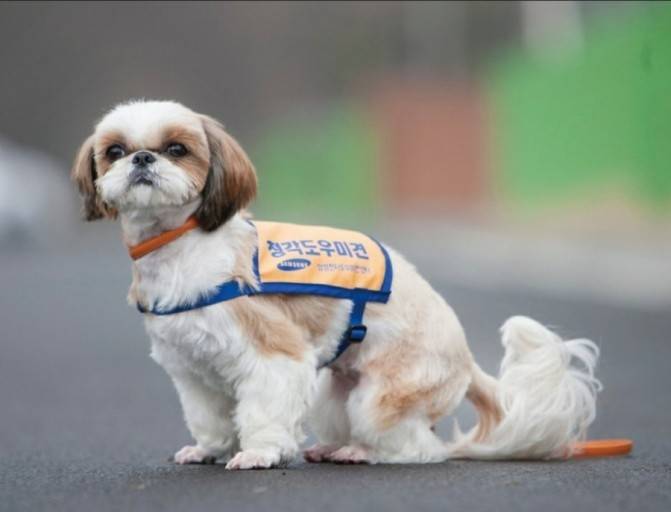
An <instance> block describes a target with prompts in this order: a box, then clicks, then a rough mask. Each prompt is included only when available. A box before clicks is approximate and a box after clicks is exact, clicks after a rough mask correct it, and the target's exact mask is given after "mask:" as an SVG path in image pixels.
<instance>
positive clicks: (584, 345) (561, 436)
mask: <svg viewBox="0 0 671 512" xmlns="http://www.w3.org/2000/svg"><path fill="white" fill-rule="evenodd" d="M501 333H502V343H503V346H504V347H505V349H506V351H505V356H504V358H503V361H502V362H501V371H500V373H499V378H498V383H497V386H496V389H495V390H494V391H495V399H496V400H497V401H498V403H499V404H500V406H501V408H502V410H503V420H502V421H501V422H500V423H499V424H498V425H497V426H496V428H495V429H494V430H493V431H492V432H490V433H489V435H488V437H487V439H486V440H485V441H484V442H476V441H474V439H473V437H474V434H475V429H474V430H472V431H471V432H470V433H469V434H467V435H464V434H462V433H461V432H460V431H459V428H458V427H457V428H456V429H455V440H454V441H453V444H452V450H451V456H452V457H466V458H477V459H536V458H557V457H567V456H569V455H571V450H572V447H573V446H574V444H575V443H576V442H577V441H580V440H583V439H584V438H585V435H586V433H587V427H588V426H589V425H590V424H591V423H592V422H593V421H594V418H595V415H596V393H597V392H598V391H600V389H601V383H600V382H599V381H598V380H597V379H596V378H595V376H594V369H595V366H596V362H597V358H598V356H599V349H598V347H597V346H596V345H595V344H594V343H593V342H592V341H590V340H586V339H576V340H570V341H562V340H561V339H560V338H559V337H558V336H557V335H556V334H555V333H553V332H552V331H550V330H549V329H547V328H546V327H544V326H543V325H541V324H539V323H538V322H536V321H535V320H532V319H531V318H527V317H523V316H517V317H512V318H510V319H508V320H507V321H506V322H505V323H504V324H503V327H501Z"/></svg>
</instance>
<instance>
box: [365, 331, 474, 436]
mask: <svg viewBox="0 0 671 512" xmlns="http://www.w3.org/2000/svg"><path fill="white" fill-rule="evenodd" d="M418 350H420V349H415V350H413V348H412V345H411V344H410V343H399V344H396V345H394V346H393V347H391V348H389V349H387V350H386V351H385V352H384V356H382V357H378V358H376V359H374V360H373V361H371V362H369V363H368V364H366V365H365V367H364V368H363V369H362V374H364V375H367V376H370V377H371V378H373V379H375V381H376V382H378V384H379V385H380V390H379V392H378V395H377V398H376V402H375V406H376V408H375V419H376V424H377V426H378V428H379V429H380V430H386V429H389V428H391V427H393V426H394V425H396V424H397V423H398V422H399V421H401V420H402V419H403V418H405V417H407V416H409V415H410V414H411V413H413V412H415V411H418V410H420V411H422V412H423V413H424V414H426V415H427V416H428V417H429V420H430V421H431V422H432V423H435V422H436V421H438V419H439V418H440V417H442V416H443V415H444V414H445V412H446V409H447V408H448V407H449V405H450V401H451V399H452V395H451V394H448V395H445V394H444V393H442V392H443V391H444V390H445V389H448V388H455V389H458V387H459V382H458V381H457V380H456V379H457V378H459V377H461V376H463V375H464V374H462V373H454V374H447V375H446V376H444V378H442V379H441V380H439V381H436V380H433V381H431V382H422V381H416V380H411V379H407V378H404V375H405V374H406V370H407V368H408V367H409V366H410V365H411V364H412V365H416V364H417V359H419V358H421V357H426V354H421V353H418ZM451 360H452V362H453V363H454V364H457V365H458V364H469V362H468V361H467V360H466V359H464V361H463V363H461V362H460V358H459V355H458V354H453V356H452V358H451Z"/></svg>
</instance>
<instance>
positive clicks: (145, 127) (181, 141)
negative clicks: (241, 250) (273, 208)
mask: <svg viewBox="0 0 671 512" xmlns="http://www.w3.org/2000/svg"><path fill="white" fill-rule="evenodd" d="M72 178H73V180H74V181H75V182H76V184H77V186H78V188H79V191H80V193H81V194H82V196H83V197H84V214H85V218H86V219H87V220H95V219H99V218H103V217H112V218H113V217H115V216H116V215H117V212H130V211H133V210H155V211H157V212H158V211H160V210H161V209H162V208H166V207H180V206H183V205H187V204H190V203H193V202H195V201H198V207H197V210H196V217H197V218H198V222H199V224H200V226H201V227H202V228H203V229H205V230H208V231H211V230H213V229H216V228H217V227H218V226H220V225H221V224H222V223H224V222H226V221H227V220H228V219H229V218H230V217H231V216H232V215H234V214H235V213H236V212H237V211H239V210H240V209H242V208H244V207H245V206H246V205H247V204H248V203H249V202H250V201H251V200H252V199H253V198H254V196H255V194H256V173H255V171H254V166H253V165H252V163H251V161H250V159H249V157H248V156H247V154H246V153H245V152H244V151H243V149H242V148H241V147H240V145H239V144H238V142H237V141H236V140H235V139H234V138H233V137H231V136H230V135H229V134H228V133H226V131H225V130H224V128H223V126H222V125H221V124H220V123H219V122H217V121H216V120H214V119H212V118H211V117H208V116H204V115H202V114H197V113H195V112H193V111H191V110H189V109H188V108H186V107H184V106H183V105H180V104H179V103H174V102H170V101H137V102H132V103H125V104H121V105H119V106H117V107H116V108H114V109H113V110H112V111H110V112H109V113H108V114H107V115H106V116H105V117H104V118H103V119H102V120H101V121H100V122H99V123H98V125H97V126H96V128H95V130H94V132H93V134H92V135H91V136H89V137H88V138H87V139H86V140H85V141H84V143H83V145H82V147H81V149H80V150H79V153H78V154H77V157H76V159H75V163H74V166H73V169H72Z"/></svg>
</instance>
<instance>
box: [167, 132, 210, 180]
mask: <svg viewBox="0 0 671 512" xmlns="http://www.w3.org/2000/svg"><path fill="white" fill-rule="evenodd" d="M177 143H179V144H183V145H184V146H185V147H186V149H187V151H188V152H187V154H186V155H185V156H183V157H173V156H170V155H169V154H167V153H165V154H164V156H165V157H166V158H167V159H169V160H171V161H172V162H173V163H174V164H175V165H178V166H180V167H181V168H182V169H184V170H185V171H186V173H187V174H188V175H189V177H190V178H191V181H192V182H193V184H194V186H195V187H196V188H197V189H198V190H199V191H200V190H203V188H204V187H205V181H206V180H207V173H208V169H209V163H210V154H209V150H208V147H207V141H206V140H205V139H204V137H203V135H202V134H201V133H196V132H194V131H192V130H188V129H186V128H184V127H183V126H179V125H177V126H168V127H166V128H165V129H164V130H163V132H162V133H161V140H160V142H159V143H158V144H157V146H156V151H157V152H161V151H165V150H166V149H167V147H168V146H169V145H170V144H177Z"/></svg>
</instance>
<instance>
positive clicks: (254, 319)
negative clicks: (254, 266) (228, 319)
mask: <svg viewBox="0 0 671 512" xmlns="http://www.w3.org/2000/svg"><path fill="white" fill-rule="evenodd" d="M230 308H231V311H232V312H233V314H234V315H235V317H236V319H237V321H238V322H239V324H240V326H241V328H242V329H243V331H244V332H245V333H246V334H247V335H248V336H249V338H250V339H251V340H252V343H253V344H254V346H255V347H256V349H257V350H258V351H259V352H260V353H261V354H263V355H264V356H274V355H284V356H286V357H289V358H291V359H294V360H296V361H300V360H302V359H303V354H304V353H305V351H306V350H307V348H308V347H307V342H306V340H305V337H304V336H303V333H302V332H301V329H300V328H299V327H298V326H297V325H295V324H294V323H292V322H289V321H288V319H287V317H286V316H285V315H284V314H282V312H281V311H280V310H279V309H278V308H277V307H275V306H272V305H270V304H268V303H264V302H263V301H259V300H256V298H254V297H241V298H239V299H236V300H234V301H232V302H231V303H230Z"/></svg>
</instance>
